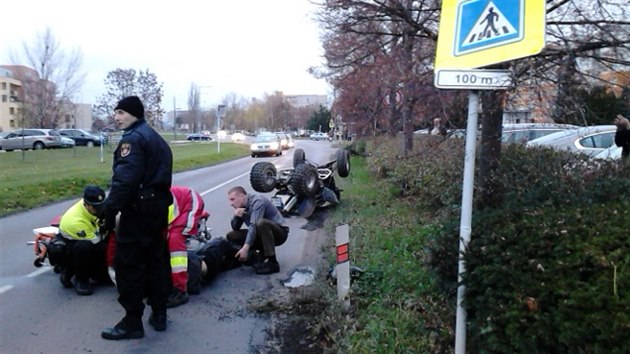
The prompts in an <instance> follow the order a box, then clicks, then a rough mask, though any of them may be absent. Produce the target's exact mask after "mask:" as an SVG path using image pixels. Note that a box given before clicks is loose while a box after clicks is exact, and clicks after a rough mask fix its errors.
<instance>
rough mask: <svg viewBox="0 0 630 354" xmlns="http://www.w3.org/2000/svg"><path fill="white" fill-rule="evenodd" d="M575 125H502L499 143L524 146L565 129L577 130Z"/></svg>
mask: <svg viewBox="0 0 630 354" xmlns="http://www.w3.org/2000/svg"><path fill="white" fill-rule="evenodd" d="M577 128H579V127H578V126H577V125H571V124H556V123H516V124H504V125H503V133H502V134H501V141H502V142H503V143H519V144H525V143H527V142H528V141H531V140H534V139H538V138H542V137H543V136H545V135H549V134H553V133H557V132H559V131H563V130H567V129H577Z"/></svg>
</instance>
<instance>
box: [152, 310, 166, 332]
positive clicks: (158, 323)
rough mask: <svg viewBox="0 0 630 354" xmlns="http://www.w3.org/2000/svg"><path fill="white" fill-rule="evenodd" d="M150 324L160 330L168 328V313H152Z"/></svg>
mask: <svg viewBox="0 0 630 354" xmlns="http://www.w3.org/2000/svg"><path fill="white" fill-rule="evenodd" d="M149 324H150V325H151V326H152V327H153V329H155V330H156V331H158V332H162V331H165V330H166V313H164V314H159V315H157V314H156V313H155V312H152V313H151V316H150V317H149Z"/></svg>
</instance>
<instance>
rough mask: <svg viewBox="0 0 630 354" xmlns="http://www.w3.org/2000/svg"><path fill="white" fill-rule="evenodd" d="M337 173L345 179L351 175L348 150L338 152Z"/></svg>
mask: <svg viewBox="0 0 630 354" xmlns="http://www.w3.org/2000/svg"><path fill="white" fill-rule="evenodd" d="M337 173H339V177H344V178H345V177H348V175H349V174H350V154H348V150H346V149H339V150H337Z"/></svg>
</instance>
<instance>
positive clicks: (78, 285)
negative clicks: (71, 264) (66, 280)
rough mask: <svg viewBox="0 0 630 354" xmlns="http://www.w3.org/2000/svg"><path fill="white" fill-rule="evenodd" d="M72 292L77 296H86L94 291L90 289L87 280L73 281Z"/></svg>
mask: <svg viewBox="0 0 630 354" xmlns="http://www.w3.org/2000/svg"><path fill="white" fill-rule="evenodd" d="M74 290H75V291H76V292H77V294H79V295H81V296H88V295H92V294H93V293H94V290H93V289H92V284H90V280H89V279H88V280H79V279H75V282H74Z"/></svg>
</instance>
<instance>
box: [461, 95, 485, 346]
mask: <svg viewBox="0 0 630 354" xmlns="http://www.w3.org/2000/svg"><path fill="white" fill-rule="evenodd" d="M478 108H479V94H478V93H477V91H470V93H469V94H468V123H467V125H466V153H465V157H464V186H463V188H462V211H461V218H460V224H459V237H460V238H459V263H458V268H459V269H458V271H457V282H458V283H459V286H458V287H457V319H456V322H455V354H466V317H467V314H466V309H464V307H463V306H462V301H464V294H465V292H466V287H465V286H464V285H463V284H462V274H464V273H465V272H466V265H465V264H464V257H463V253H464V251H465V250H466V247H467V246H468V242H470V234H471V230H472V206H473V188H474V182H475V155H476V151H477V116H478Z"/></svg>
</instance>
